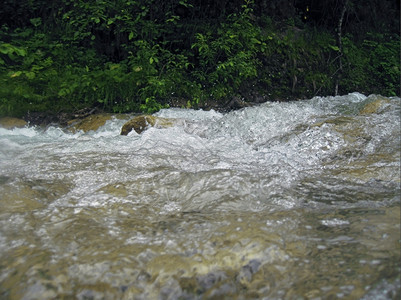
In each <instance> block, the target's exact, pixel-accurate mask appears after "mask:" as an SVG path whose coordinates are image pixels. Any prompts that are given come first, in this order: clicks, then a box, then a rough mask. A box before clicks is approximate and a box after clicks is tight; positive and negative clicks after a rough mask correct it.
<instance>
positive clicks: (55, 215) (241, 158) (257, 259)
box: [0, 93, 401, 299]
mask: <svg viewBox="0 0 401 300" xmlns="http://www.w3.org/2000/svg"><path fill="white" fill-rule="evenodd" d="M156 115H157V116H160V117H164V118H181V119H183V120H184V122H181V123H180V125H179V126H174V127H171V128H165V129H156V128H150V129H148V130H147V131H145V132H144V133H142V134H141V135H138V134H136V133H135V132H131V133H130V134H129V135H128V136H120V135H119V131H120V129H121V126H122V125H123V124H124V120H120V119H117V118H113V119H112V120H109V121H107V122H106V124H105V125H104V126H103V127H101V128H99V129H98V130H97V131H95V132H94V131H90V132H87V133H83V132H76V133H70V132H68V131H66V130H64V129H62V128H58V127H49V128H47V129H41V128H22V129H13V130H6V129H1V128H0V166H1V167H0V255H1V261H0V298H2V299H213V298H214V299H263V298H264V299H338V298H342V299H397V298H398V297H399V296H400V290H401V284H400V274H401V269H400V258H401V257H400V256H401V254H400V119H399V117H400V99H399V98H385V97H381V96H374V95H373V96H369V97H366V96H364V95H361V94H358V93H354V94H350V95H347V96H342V97H335V98H333V97H326V98H320V97H317V98H314V99H311V100H308V101H302V102H294V103H269V104H264V105H261V106H258V107H253V108H246V109H243V110H240V111H236V112H231V113H228V114H220V113H217V112H214V111H209V112H205V111H193V110H183V109H167V110H163V111H161V112H159V113H157V114H156Z"/></svg>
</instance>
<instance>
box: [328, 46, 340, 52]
mask: <svg viewBox="0 0 401 300" xmlns="http://www.w3.org/2000/svg"><path fill="white" fill-rule="evenodd" d="M329 47H330V48H331V49H332V50H334V51H340V48H338V47H337V46H333V45H329Z"/></svg>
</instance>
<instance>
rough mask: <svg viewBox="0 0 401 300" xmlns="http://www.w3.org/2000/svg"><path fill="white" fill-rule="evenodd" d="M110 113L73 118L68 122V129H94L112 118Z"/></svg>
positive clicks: (85, 130)
mask: <svg viewBox="0 0 401 300" xmlns="http://www.w3.org/2000/svg"><path fill="white" fill-rule="evenodd" d="M112 116H113V115H112V114H96V115H90V116H87V117H85V118H83V119H74V120H71V121H69V122H68V125H69V126H68V129H69V130H70V131H72V132H77V131H79V130H82V131H83V132H88V131H90V130H93V131H96V130H98V129H99V127H101V126H103V125H104V124H105V123H106V121H108V120H110V119H111V118H112Z"/></svg>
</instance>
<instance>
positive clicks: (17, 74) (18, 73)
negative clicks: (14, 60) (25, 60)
mask: <svg viewBox="0 0 401 300" xmlns="http://www.w3.org/2000/svg"><path fill="white" fill-rule="evenodd" d="M21 74H22V71H17V72H14V73H13V74H11V75H10V77H11V78H14V77H18V76H20V75H21Z"/></svg>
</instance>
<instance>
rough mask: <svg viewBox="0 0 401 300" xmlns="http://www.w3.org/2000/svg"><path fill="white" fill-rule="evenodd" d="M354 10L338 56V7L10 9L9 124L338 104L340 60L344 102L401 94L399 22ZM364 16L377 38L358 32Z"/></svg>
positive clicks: (98, 1) (134, 2) (1, 51)
mask: <svg viewBox="0 0 401 300" xmlns="http://www.w3.org/2000/svg"><path fill="white" fill-rule="evenodd" d="M348 3H349V7H348V15H347V20H348V21H347V22H348V23H347V24H345V25H346V26H345V28H346V30H348V31H352V30H354V32H348V33H347V34H345V35H343V36H344V37H343V40H342V41H343V53H340V51H339V47H338V45H337V41H336V32H335V28H337V24H336V22H338V16H337V14H336V12H337V11H338V3H337V1H333V0H325V1H322V2H321V3H320V2H319V3H318V4H317V3H315V2H313V1H306V0H305V1H295V2H294V1H289V0H288V1H287V0H285V1H281V0H280V1H279V0H273V1H256V2H254V1H251V0H234V1H228V0H224V1H217V2H216V1H211V0H203V1H199V0H167V1H160V0H146V1H145V0H90V1H84V0H78V1H71V0H56V1H52V2H48V1H45V0H34V1H32V0H21V1H18V2H16V1H11V0H6V1H4V4H3V6H2V7H1V8H0V19H1V20H2V21H1V23H0V26H1V30H0V86H1V88H0V115H23V114H25V113H26V112H27V111H53V112H61V111H74V110H78V109H80V108H83V107H93V106H98V107H102V108H103V109H105V110H107V111H114V112H130V111H143V112H147V113H151V112H154V111H157V110H159V109H161V108H163V107H167V106H168V105H169V103H170V102H171V101H172V100H174V99H183V101H181V102H180V103H183V104H182V105H185V106H187V107H195V108H197V107H204V106H205V105H206V103H210V102H211V101H212V102H216V103H218V104H220V105H221V106H222V105H224V103H226V102H228V101H229V100H230V99H231V98H232V97H234V96H240V97H242V98H245V100H246V101H254V98H253V97H256V96H255V95H262V96H263V97H264V99H272V100H275V99H294V98H304V97H311V96H314V95H317V94H322V95H328V94H332V93H333V91H334V85H335V77H336V74H338V72H339V67H338V61H339V59H340V57H341V59H342V61H343V64H344V70H343V73H342V80H341V82H340V91H341V92H342V93H347V92H352V91H360V92H364V93H383V94H385V95H395V94H399V91H400V84H399V77H400V67H399V66H400V58H399V41H400V38H399V36H398V35H397V34H394V33H393V32H394V28H395V27H394V26H397V24H395V25H394V24H393V25H392V24H391V23H389V22H387V21H386V22H385V24H386V26H387V27H385V26H382V27H380V28H378V27H377V26H376V25H375V24H376V23H375V22H371V26H370V27H369V24H370V23H368V22H367V21H366V20H374V16H373V15H371V14H370V13H369V11H367V10H366V9H365V8H364V7H362V4H361V3H362V2H361V0H349V1H348ZM375 3H376V2H374V1H368V2H367V4H368V5H369V6H370V7H373V6H374V5H376V4H375ZM383 3H384V4H383ZM383 3H382V4H377V5H379V6H380V7H381V8H383V9H385V10H386V11H388V13H389V14H391V15H393V14H394V13H395V12H396V11H397V7H394V5H393V4H391V3H390V2H388V1H384V2H383ZM317 8H321V14H318V12H317ZM398 12H399V8H398ZM378 13H379V12H378ZM382 13H383V12H380V14H382ZM12 14H13V15H12ZM359 16H364V18H365V19H364V20H365V21H364V23H363V26H364V27H363V28H364V29H367V28H371V29H372V30H371V31H369V30H365V33H364V34H362V33H361V32H360V29H361V27H360V26H362V25H360V23H357V22H356V23H352V20H353V18H354V17H355V20H356V19H357V17H359ZM358 24H359V25H358ZM358 26H359V27H358ZM353 28H355V29H353ZM386 28H387V29H386ZM355 31H358V32H355ZM341 55H343V56H341Z"/></svg>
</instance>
